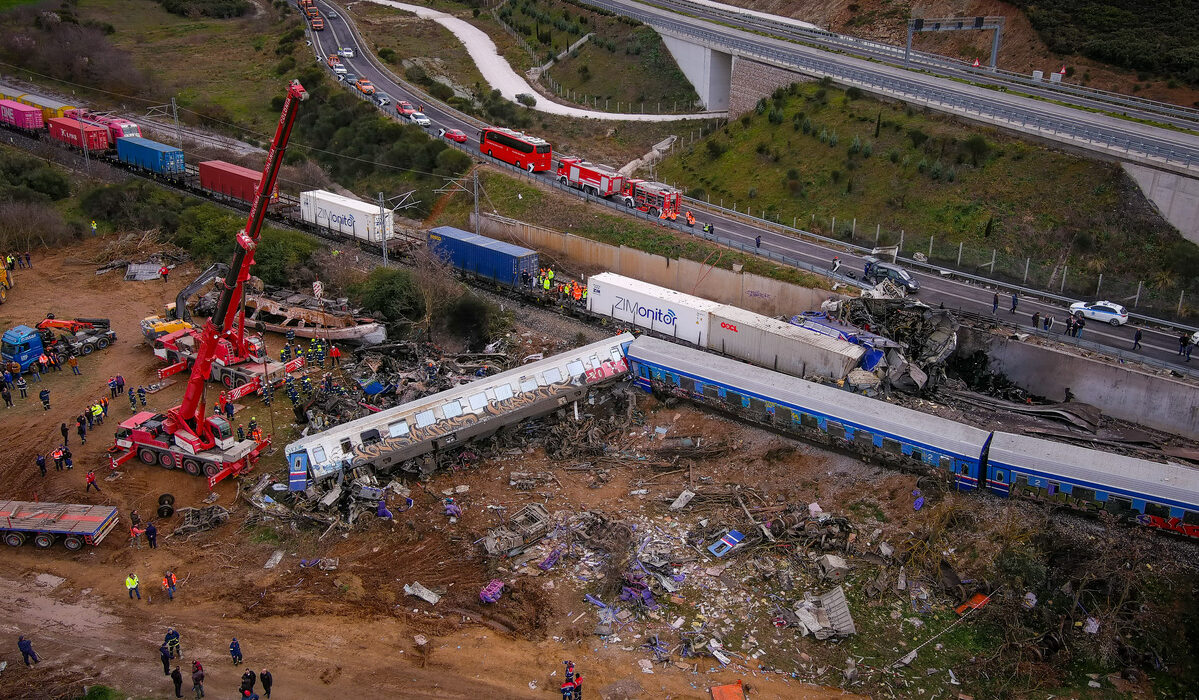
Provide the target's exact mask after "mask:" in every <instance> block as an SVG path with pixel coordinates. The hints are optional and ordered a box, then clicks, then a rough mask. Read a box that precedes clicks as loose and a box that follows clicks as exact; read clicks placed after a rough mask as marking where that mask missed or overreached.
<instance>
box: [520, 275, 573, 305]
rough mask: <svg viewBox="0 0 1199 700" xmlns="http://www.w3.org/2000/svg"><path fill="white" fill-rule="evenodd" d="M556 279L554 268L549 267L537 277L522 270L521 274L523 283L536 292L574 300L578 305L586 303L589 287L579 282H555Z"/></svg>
mask: <svg viewBox="0 0 1199 700" xmlns="http://www.w3.org/2000/svg"><path fill="white" fill-rule="evenodd" d="M555 277H556V274H555V273H554V270H553V268H549V267H543V268H541V269H540V270H538V271H537V276H536V277H533V276H532V275H531V274H529V271H528V270H522V271H521V273H520V279H521V283H522V284H523V285H524V286H526V287H528V288H530V289H532V290H534V291H537V290H540V291H541V292H542V293H543V294H546V295H552V296H556V297H565V298H566V299H573V300H574V301H575V303H577V304H583V303H586V301H587V286H586V285H585V284H580V283H579V282H578V280H566V281H562V280H555Z"/></svg>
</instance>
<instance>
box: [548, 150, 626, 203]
mask: <svg viewBox="0 0 1199 700" xmlns="http://www.w3.org/2000/svg"><path fill="white" fill-rule="evenodd" d="M557 174H558V182H561V183H562V184H563V185H570V186H571V187H573V188H575V189H577V190H583V191H584V192H586V193H587V194H593V195H596V196H597V197H611V196H612V195H614V194H619V193H620V192H621V190H623V189H624V175H621V174H620V173H618V172H616V171H615V170H613V169H612V168H610V167H608V166H606V165H598V164H596V163H589V162H587V161H585V160H583V159H582V158H575V157H573V156H569V157H565V158H561V159H559V160H558V171H557Z"/></svg>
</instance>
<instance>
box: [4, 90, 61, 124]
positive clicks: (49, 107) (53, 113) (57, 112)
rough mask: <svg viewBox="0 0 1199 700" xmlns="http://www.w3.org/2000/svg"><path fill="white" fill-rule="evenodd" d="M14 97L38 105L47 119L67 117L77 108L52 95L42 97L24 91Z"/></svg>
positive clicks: (31, 105) (22, 101) (33, 105)
mask: <svg viewBox="0 0 1199 700" xmlns="http://www.w3.org/2000/svg"><path fill="white" fill-rule="evenodd" d="M12 99H14V100H16V101H17V102H20V103H21V104H27V105H29V106H30V107H37V108H38V109H40V110H42V116H43V117H44V118H45V119H46V121H50V120H51V119H56V118H60V117H65V116H66V115H67V112H69V111H70V110H72V109H75V108H76V107H75V105H71V104H67V103H66V102H62V101H60V100H56V99H53V98H51V97H41V96H40V95H31V94H29V93H24V94H22V95H19V96H17V97H13V98H12Z"/></svg>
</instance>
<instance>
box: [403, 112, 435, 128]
mask: <svg viewBox="0 0 1199 700" xmlns="http://www.w3.org/2000/svg"><path fill="white" fill-rule="evenodd" d="M408 121H410V122H412V123H413V124H416V125H417V126H432V125H433V120H431V119H429V118H428V117H426V116H425V115H423V114H421V113H420V112H413V113H412V114H409V115H408Z"/></svg>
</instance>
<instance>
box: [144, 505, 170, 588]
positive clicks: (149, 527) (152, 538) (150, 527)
mask: <svg viewBox="0 0 1199 700" xmlns="http://www.w3.org/2000/svg"><path fill="white" fill-rule="evenodd" d="M146 542H147V543H149V545H150V549H158V528H156V527H154V522H153V521H150V522H148V523H146ZM168 573H170V572H168ZM174 592H175V587H174V586H171V593H174Z"/></svg>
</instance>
